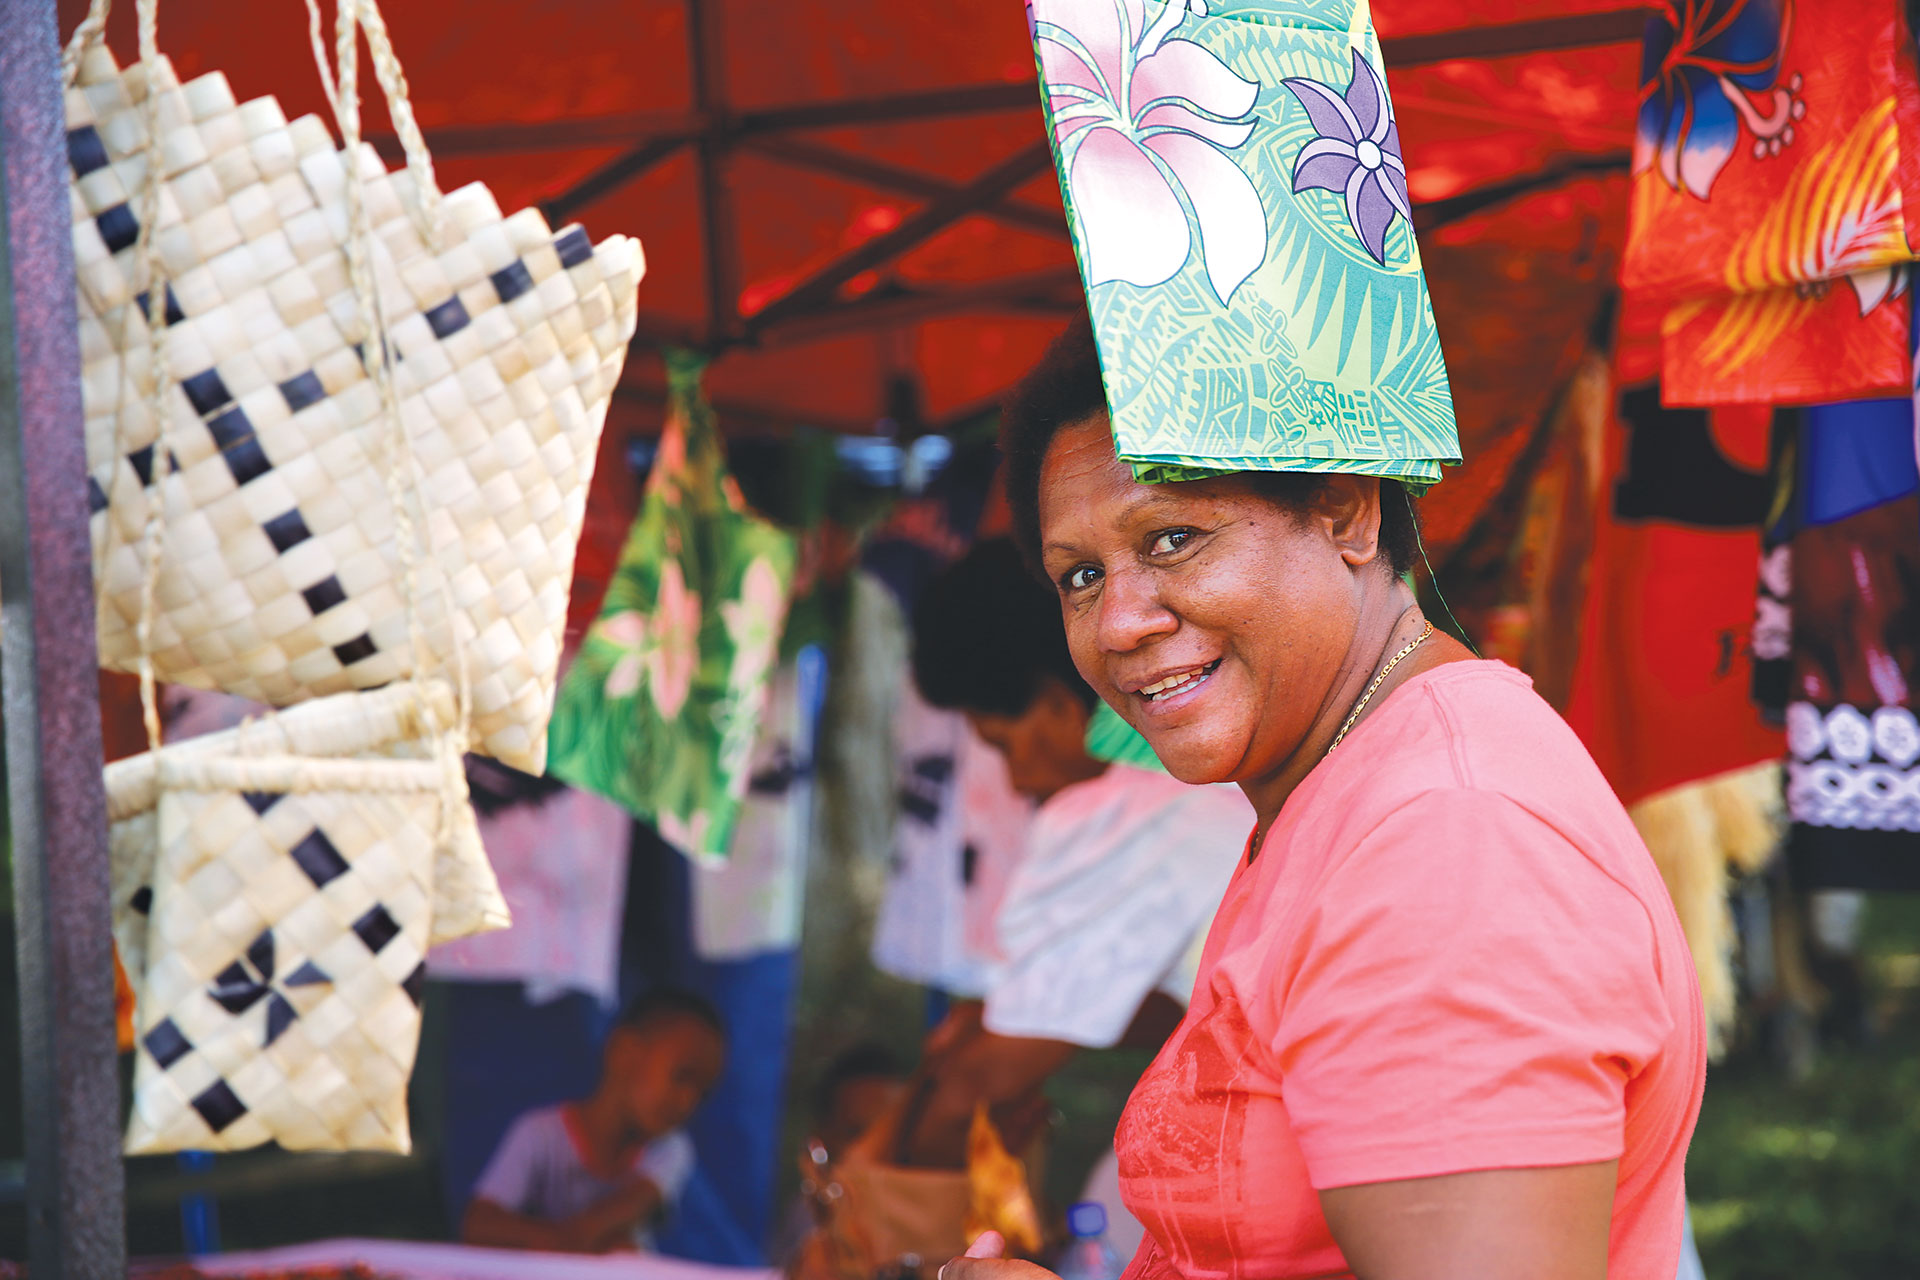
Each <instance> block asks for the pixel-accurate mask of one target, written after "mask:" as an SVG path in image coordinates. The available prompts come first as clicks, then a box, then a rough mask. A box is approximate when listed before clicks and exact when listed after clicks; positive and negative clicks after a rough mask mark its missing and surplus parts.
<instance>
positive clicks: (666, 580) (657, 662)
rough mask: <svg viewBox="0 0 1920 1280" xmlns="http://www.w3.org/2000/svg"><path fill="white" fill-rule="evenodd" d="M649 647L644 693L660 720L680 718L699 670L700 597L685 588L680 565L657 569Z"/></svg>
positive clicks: (672, 562)
mask: <svg viewBox="0 0 1920 1280" xmlns="http://www.w3.org/2000/svg"><path fill="white" fill-rule="evenodd" d="M653 628H654V635H653V643H652V645H650V646H649V647H648V648H647V651H646V657H645V662H646V668H647V691H648V692H649V693H650V694H652V695H653V705H654V706H655V707H657V708H659V711H660V716H661V718H662V719H664V720H673V719H676V718H677V717H678V716H679V715H680V708H682V707H684V706H685V705H687V694H688V693H689V692H691V691H692V689H693V675H694V672H695V671H696V670H698V669H699V666H700V593H699V592H697V591H691V590H689V589H688V587H687V579H686V576H685V575H684V574H682V573H681V572H680V562H679V561H678V560H669V561H667V562H666V564H665V565H663V566H662V567H661V569H660V596H659V599H658V601H657V602H656V603H655V606H654V611H653Z"/></svg>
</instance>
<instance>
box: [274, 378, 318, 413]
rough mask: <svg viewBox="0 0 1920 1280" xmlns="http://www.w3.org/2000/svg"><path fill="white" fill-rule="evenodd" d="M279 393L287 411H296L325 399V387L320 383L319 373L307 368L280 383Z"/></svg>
mask: <svg viewBox="0 0 1920 1280" xmlns="http://www.w3.org/2000/svg"><path fill="white" fill-rule="evenodd" d="M280 394H281V396H282V397H284V398H285V399H286V402H287V412H288V413H298V412H300V411H301V410H302V409H304V408H306V407H307V406H308V405H310V404H319V403H320V402H321V401H322V400H325V399H326V398H327V389H326V387H325V386H324V385H323V384H322V383H321V381H320V375H319V374H317V373H315V372H314V371H313V370H311V369H309V370H307V371H306V372H305V373H301V374H296V375H294V376H293V377H291V378H288V379H287V380H286V381H285V382H283V383H281V384H280Z"/></svg>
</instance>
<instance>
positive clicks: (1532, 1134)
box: [1115, 662, 1706, 1280]
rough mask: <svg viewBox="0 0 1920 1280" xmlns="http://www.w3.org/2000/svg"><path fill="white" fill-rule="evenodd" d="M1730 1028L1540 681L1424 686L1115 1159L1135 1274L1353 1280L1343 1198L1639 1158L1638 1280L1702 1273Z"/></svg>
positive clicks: (1215, 945) (1378, 727) (1365, 752)
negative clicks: (1136, 1240)
mask: <svg viewBox="0 0 1920 1280" xmlns="http://www.w3.org/2000/svg"><path fill="white" fill-rule="evenodd" d="M1705 1070H1706V1051H1705V1031H1704V1023H1703V1021H1702V1016H1701V1009H1700V996H1699V991H1698V988H1697V986H1696V984H1695V980H1694V972H1693V965H1692V961H1691V958H1690V956H1689V953H1688V951H1687V944H1686V939H1685V937H1684V936H1683V935H1682V934H1681V932H1680V922H1679V919H1678V918H1677V917H1676V916H1675V914H1674V911H1673V906H1672V903H1671V902H1670V901H1669V899H1668V897H1667V892H1666V889H1665V887H1664V886H1663V885H1662V883H1661V880H1660V876H1659V873H1658V872H1657V871H1656V870H1655V869H1654V865H1653V860H1652V858H1651V857H1650V856H1649V855H1648V853H1647V850H1646V846H1645V845H1644V844H1642V843H1641V841H1640V838H1639V836H1638V834H1637V833H1636V832H1635V831H1634V828H1633V825H1632V823H1630V822H1629V821H1628V819H1627V815H1626V813H1625V811H1624V810H1623V809H1622V808H1621V807H1620V803H1619V801H1618V800H1616V799H1615V798H1614V795H1613V793H1612V792H1611V791H1610V790H1609V789H1608V787H1607V784H1606V782H1605V780H1604V779H1602V777H1601V776H1600V771H1599V770H1598V769H1597V768H1595V767H1594V764H1593V761H1592V759H1591V758H1589V757H1588V755H1587V752H1586V750H1585V749H1584V748H1583V747H1582V746H1581V745H1580V742H1579V740H1578V739H1577V738H1575V737H1574V735H1573V733H1572V731H1571V730H1569V729H1568V728H1567V726H1566V724H1565V723H1564V722H1563V721H1562V720H1561V719H1560V718H1559V717H1558V716H1557V715H1555V714H1554V713H1553V710H1552V709H1551V708H1550V707H1548V706H1547V704H1546V703H1545V702H1543V701H1542V700H1541V699H1540V698H1539V696H1538V695H1536V694H1535V693H1534V692H1533V688H1532V685H1531V684H1530V682H1529V681H1528V680H1527V678H1526V677H1525V676H1523V675H1521V674H1520V673H1519V672H1517V671H1514V670H1513V669H1512V668H1510V667H1507V666H1505V665H1504V664H1501V663H1497V662H1459V663H1450V664H1447V665H1444V666H1441V667H1438V668H1435V669H1434V670H1432V671H1427V672H1423V673H1421V674H1420V675H1417V676H1415V677H1414V678H1412V679H1411V680H1409V681H1407V682H1406V683H1405V684H1404V685H1402V686H1400V687H1399V688H1398V689H1396V690H1394V692H1393V693H1392V694H1391V695H1390V696H1389V697H1388V698H1387V699H1386V700H1385V701H1384V702H1383V703H1382V704H1381V705H1380V706H1379V707H1378V709H1377V710H1376V711H1375V712H1374V714H1373V715H1372V716H1370V717H1369V718H1368V719H1367V720H1366V721H1365V722H1364V723H1363V724H1361V725H1360V726H1359V727H1358V728H1356V729H1355V730H1354V731H1353V733H1352V734H1350V735H1349V736H1348V738H1347V740H1346V742H1345V743H1343V744H1342V745H1341V747H1340V750H1339V751H1337V752H1335V753H1334V754H1333V755H1331V756H1330V757H1328V759H1327V760H1326V761H1325V762H1324V763H1322V764H1321V765H1320V766H1319V767H1318V768H1316V769H1315V770H1314V771H1313V773H1312V774H1310V775H1309V776H1308V777H1307V779H1306V781H1305V782H1304V783H1302V784H1301V786H1300V787H1299V789H1298V790H1297V791H1295V792H1294V794H1293V795H1292V796H1291V797H1290V798H1289V799H1288V801H1287V803H1286V805H1285V807H1284V808H1283V809H1282V810H1281V812H1280V816H1279V819H1278V820H1277V821H1276V822H1275V823H1274V826H1273V830H1272V831H1271V832H1270V833H1269V834H1268V836H1267V840H1266V844H1265V845H1264V846H1263V848H1262V849H1261V851H1260V855H1259V857H1258V858H1256V859H1254V860H1253V861H1252V862H1251V863H1246V862H1243V863H1242V864H1241V867H1240V869H1239V870H1238V871H1237V872H1236V873H1235V876H1234V880H1233V883H1232V884H1231V885H1230V886H1229V887H1228V889H1227V895H1226V900H1225V901H1224V902H1223V903H1222V904H1221V907H1220V911H1219V914H1218V915H1216V916H1215V917H1214V923H1213V929H1212V932H1211V934H1210V936H1209V937H1208V939H1207V947H1206V953H1205V956H1204V958H1203V959H1202V961H1201V967H1200V976H1199V982H1198V986H1197V987H1196V989H1195V991H1194V998H1193V1003H1192V1004H1191V1005H1190V1006H1189V1008H1188V1010H1187V1016H1186V1020H1185V1021H1184V1022H1182V1023H1181V1024H1180V1028H1179V1029H1178V1030H1177V1031H1176V1032H1175V1033H1174V1035H1173V1037H1172V1039H1170V1040H1169V1041H1168V1042H1167V1045H1166V1047H1165V1048H1164V1049H1163V1050H1162V1051H1161V1053H1160V1056H1159V1057H1158V1058H1157V1059H1155V1061H1154V1063H1153V1065H1152V1066H1151V1067H1150V1068H1148V1070H1147V1073H1146V1074H1145V1075H1144V1076H1143V1077H1141V1080H1140V1083H1139V1085H1138V1087H1136V1088H1135V1089H1134V1092H1133V1097H1132V1099H1131V1100H1130V1101H1129V1102H1128V1104H1127V1110H1126V1113H1125V1115H1123V1116H1122V1117H1121V1120H1120V1128H1119V1132H1118V1134H1117V1135H1116V1138H1115V1146H1116V1148H1117V1149H1118V1151H1119V1156H1120V1186H1121V1192H1122V1195H1123V1197H1124V1198H1125V1200H1126V1204H1127V1207H1128V1208H1129V1209H1131V1210H1132V1211H1133V1213H1134V1214H1135V1216H1137V1217H1138V1218H1139V1219H1140V1221H1141V1222H1142V1223H1144V1224H1145V1225H1146V1227H1147V1231H1148V1236H1147V1239H1146V1241H1145V1242H1144V1243H1143V1244H1142V1246H1141V1249H1140V1252H1139V1253H1138V1254H1137V1255H1136V1256H1135V1258H1134V1260H1133V1265H1132V1266H1131V1267H1130V1268H1129V1269H1128V1272H1127V1280H1158V1278H1160V1277H1166V1276H1173V1275H1178V1276H1184V1277H1187V1278H1188V1280H1201V1278H1202V1277H1206V1278H1209V1280H1211V1278H1213V1277H1235V1278H1238V1277H1256V1276H1257V1277H1262V1278H1263V1280H1266V1278H1270V1277H1292V1276H1298V1277H1307V1276H1346V1275H1349V1274H1350V1272H1349V1269H1348V1267H1347V1264H1346V1260H1345V1259H1344V1258H1343V1257H1342V1256H1341V1253H1340V1249H1339V1246H1338V1245H1336V1244H1335V1243H1334V1240H1333V1236H1332V1234H1331V1233H1330V1232H1329V1231H1328V1229H1327V1223H1326V1219H1325V1218H1324V1217H1323V1216H1322V1215H1321V1212H1320V1202H1319V1199H1318V1196H1317V1195H1316V1188H1327V1187H1340V1186H1351V1185H1354V1184H1356V1183H1368V1182H1386V1181H1394V1180H1398V1179H1403V1178H1422V1177H1431V1176H1435V1175H1438V1174H1447V1173H1465V1172H1469V1171H1474V1170H1485V1169H1512V1168H1526V1167H1538V1166H1551V1165H1570V1164H1587V1163H1592V1162H1596V1161H1602V1160H1612V1159H1616V1158H1617V1159H1618V1160H1619V1162H1620V1173H1619V1181H1618V1184H1617V1186H1616V1189H1615V1192H1614V1206H1613V1229H1612V1238H1611V1242H1610V1253H1609V1260H1608V1275H1609V1276H1610V1277H1612V1278H1613V1280H1672V1277H1673V1275H1674V1272H1675V1270H1676V1268H1677V1266H1678V1263H1679V1257H1680V1237H1681V1230H1682V1224H1683V1219H1684V1215H1685V1212H1686V1205H1685V1188H1684V1178H1683V1165H1684V1162H1685V1159H1686V1152H1687V1141H1688V1139H1689V1138H1690V1137H1691V1135H1692V1133H1693V1124H1694V1119H1695V1117H1696V1115H1697V1114H1698V1112H1699V1108H1700V1092H1701V1088H1702V1085H1703V1084H1704V1081H1705Z"/></svg>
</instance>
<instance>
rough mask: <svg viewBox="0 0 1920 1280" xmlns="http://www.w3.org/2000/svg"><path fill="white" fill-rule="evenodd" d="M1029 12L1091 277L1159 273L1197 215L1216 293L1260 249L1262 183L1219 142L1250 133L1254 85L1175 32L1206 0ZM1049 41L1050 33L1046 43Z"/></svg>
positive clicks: (1063, 4) (1137, 280)
mask: <svg viewBox="0 0 1920 1280" xmlns="http://www.w3.org/2000/svg"><path fill="white" fill-rule="evenodd" d="M1046 11H1047V14H1048V15H1049V16H1048V17H1047V18H1046V19H1044V20H1041V19H1037V18H1036V19H1035V21H1034V39H1035V41H1036V42H1037V43H1039V44H1040V45H1041V46H1042V57H1043V58H1045V59H1046V60H1047V64H1048V80H1047V94H1048V98H1049V102H1050V104H1051V106H1052V108H1053V131H1054V143H1055V145H1056V146H1057V147H1059V148H1060V151H1061V154H1062V155H1063V156H1065V155H1071V157H1072V158H1071V159H1070V160H1067V161H1066V173H1067V186H1068V187H1069V188H1070V191H1071V195H1072V199H1073V201H1074V204H1075V206H1076V207H1077V208H1079V209H1080V211H1081V216H1082V223H1083V231H1084V235H1085V250H1086V255H1087V276H1088V282H1089V283H1090V284H1100V283H1102V282H1105V281H1108V280H1125V281H1128V282H1129V283H1132V284H1136V285H1147V286H1150V285H1157V284H1161V283H1164V282H1165V281H1167V280H1169V279H1171V278H1172V277H1173V275H1174V273H1176V272H1177V271H1179V270H1180V268H1181V267H1183V266H1185V265H1186V264H1187V259H1188V257H1189V256H1190V255H1191V253H1192V248H1193V240H1192V236H1191V235H1190V234H1189V232H1188V230H1187V213H1186V210H1185V209H1184V208H1182V207H1181V203H1180V200H1181V196H1182V195H1184V196H1185V198H1186V200H1187V202H1188V204H1190V205H1191V206H1192V207H1193V213H1194V218H1195V220H1196V221H1197V222H1198V223H1199V226H1200V241H1201V252H1202V256H1203V258H1204V259H1205V261H1206V266H1207V278H1208V280H1209V282H1210V283H1211V285H1212V287H1213V291H1214V294H1215V296H1216V297H1218V298H1219V299H1220V300H1221V301H1222V302H1224V301H1226V300H1227V299H1229V298H1231V297H1232V296H1233V291H1234V290H1235V289H1237V288H1239V287H1240V285H1241V283H1242V282H1244V281H1245V280H1246V278H1247V277H1248V276H1250V275H1252V274H1253V272H1254V270H1255V269H1256V268H1257V267H1259V265H1260V263H1261V260H1262V259H1263V258H1265V257H1266V253H1267V217H1266V211H1265V210H1264V209H1262V208H1261V205H1260V195H1259V193H1258V192H1257V191H1255V190H1254V188H1253V183H1252V182H1250V181H1248V179H1247V175H1246V174H1244V173H1242V172H1241V171H1240V169H1239V167H1238V166H1237V165H1235V164H1234V162H1233V160H1232V159H1231V158H1230V157H1229V156H1228V154H1227V153H1228V152H1230V151H1232V150H1233V149H1234V148H1236V147H1239V146H1241V145H1243V144H1244V143H1245V142H1246V140H1247V138H1248V137H1249V136H1250V135H1251V134H1252V133H1253V123H1252V121H1250V120H1248V119H1246V116H1247V114H1248V112H1249V111H1251V110H1252V108H1253V103H1254V99H1255V97H1256V96H1257V95H1258V94H1259V92H1260V86H1259V85H1258V84H1256V83H1254V82H1253V81H1251V80H1247V79H1245V78H1243V77H1241V76H1239V75H1236V74H1235V73H1234V72H1233V70H1232V69H1231V68H1229V67H1228V66H1227V64H1226V63H1224V62H1222V61H1220V59H1219V58H1217V57H1215V56H1214V55H1213V54H1212V53H1210V52H1208V51H1207V50H1206V48H1204V47H1203V46H1201V45H1198V44H1195V43H1194V42H1193V41H1191V40H1181V39H1177V38H1174V36H1173V34H1172V33H1173V31H1174V29H1175V28H1176V27H1178V26H1179V24H1180V20H1181V19H1182V18H1183V17H1185V16H1186V14H1187V13H1188V12H1189V11H1191V12H1195V13H1201V14H1204V13H1205V12H1206V6H1205V5H1204V3H1202V0H1171V2H1169V3H1166V4H1163V5H1162V6H1161V7H1160V9H1159V11H1158V13H1157V14H1155V15H1154V16H1153V17H1152V19H1151V21H1149V19H1148V13H1147V0H1120V2H1119V3H1116V0H1056V2H1055V3H1051V4H1048V5H1046ZM1047 46H1051V47H1050V48H1049V47H1047Z"/></svg>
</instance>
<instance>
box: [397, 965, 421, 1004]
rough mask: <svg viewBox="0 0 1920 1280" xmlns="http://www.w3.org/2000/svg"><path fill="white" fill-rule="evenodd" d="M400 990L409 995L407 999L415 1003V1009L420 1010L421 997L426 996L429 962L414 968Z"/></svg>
mask: <svg viewBox="0 0 1920 1280" xmlns="http://www.w3.org/2000/svg"><path fill="white" fill-rule="evenodd" d="M400 988H401V990H403V991H405V992H406V993H407V998H408V999H410V1000H412V1001H413V1007H414V1008H416V1009H417V1008H419V1007H420V1000H421V997H422V996H423V995H424V994H425V992H426V988H427V962H426V961H425V960H422V961H421V962H420V963H419V964H417V965H415V966H413V972H412V973H410V974H408V975H407V980H406V981H405V982H403V983H401V984H400Z"/></svg>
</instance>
